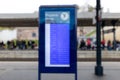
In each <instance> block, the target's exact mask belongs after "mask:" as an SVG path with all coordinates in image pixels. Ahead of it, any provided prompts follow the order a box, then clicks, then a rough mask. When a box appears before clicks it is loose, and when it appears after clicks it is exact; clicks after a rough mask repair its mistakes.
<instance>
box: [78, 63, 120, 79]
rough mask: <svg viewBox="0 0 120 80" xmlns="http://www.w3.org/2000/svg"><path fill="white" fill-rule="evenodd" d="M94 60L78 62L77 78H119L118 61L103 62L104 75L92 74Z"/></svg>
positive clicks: (119, 66)
mask: <svg viewBox="0 0 120 80" xmlns="http://www.w3.org/2000/svg"><path fill="white" fill-rule="evenodd" d="M95 65H96V63H95V62H79V63H78V80H120V62H103V67H104V76H101V77H99V76H96V75H95V74H94V67H95Z"/></svg>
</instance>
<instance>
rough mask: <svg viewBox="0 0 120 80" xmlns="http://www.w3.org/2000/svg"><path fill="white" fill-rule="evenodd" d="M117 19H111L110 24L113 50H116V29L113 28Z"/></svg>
mask: <svg viewBox="0 0 120 80" xmlns="http://www.w3.org/2000/svg"><path fill="white" fill-rule="evenodd" d="M117 21H118V20H112V21H111V23H112V26H113V43H114V44H113V46H114V47H113V48H114V50H116V34H115V32H116V29H115V25H116V23H117Z"/></svg>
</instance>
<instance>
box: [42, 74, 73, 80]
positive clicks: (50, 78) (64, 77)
mask: <svg viewBox="0 0 120 80" xmlns="http://www.w3.org/2000/svg"><path fill="white" fill-rule="evenodd" d="M41 80H75V74H62V73H42V74H41Z"/></svg>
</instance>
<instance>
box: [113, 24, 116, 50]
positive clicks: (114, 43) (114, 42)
mask: <svg viewBox="0 0 120 80" xmlns="http://www.w3.org/2000/svg"><path fill="white" fill-rule="evenodd" d="M115 30H116V29H115V26H113V37H114V41H113V45H114V50H116V35H115Z"/></svg>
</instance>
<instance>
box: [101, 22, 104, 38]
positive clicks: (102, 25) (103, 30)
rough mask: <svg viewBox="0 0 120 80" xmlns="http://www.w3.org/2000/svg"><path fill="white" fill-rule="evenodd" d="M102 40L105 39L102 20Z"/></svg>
mask: <svg viewBox="0 0 120 80" xmlns="http://www.w3.org/2000/svg"><path fill="white" fill-rule="evenodd" d="M101 26H102V40H105V37H104V27H105V21H102V25H101Z"/></svg>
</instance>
